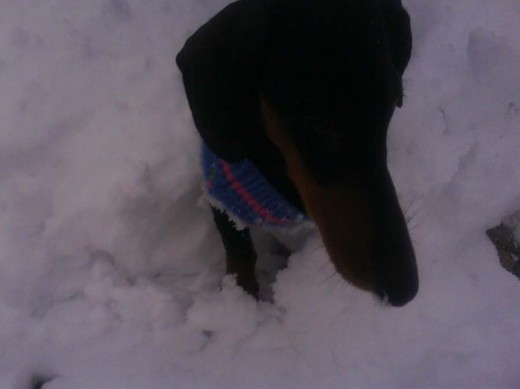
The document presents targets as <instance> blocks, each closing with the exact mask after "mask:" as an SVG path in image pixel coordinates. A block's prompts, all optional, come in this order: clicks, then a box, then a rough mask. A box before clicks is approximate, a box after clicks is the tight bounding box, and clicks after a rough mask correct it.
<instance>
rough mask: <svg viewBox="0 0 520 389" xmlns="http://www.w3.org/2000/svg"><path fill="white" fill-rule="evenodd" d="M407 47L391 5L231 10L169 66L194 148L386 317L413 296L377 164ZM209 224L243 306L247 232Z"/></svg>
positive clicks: (281, 1)
mask: <svg viewBox="0 0 520 389" xmlns="http://www.w3.org/2000/svg"><path fill="white" fill-rule="evenodd" d="M411 42H412V39H411V31H410V21H409V17H408V14H407V13H406V11H405V10H404V9H403V7H402V5H401V1H400V0H239V1H237V2H234V3H232V4H230V5H229V6H227V7H226V8H224V10H222V11H221V12H220V13H219V14H217V15H216V16H215V17H214V18H212V19H211V20H210V21H209V22H207V23H206V24H205V25H203V26H202V27H201V28H200V29H199V30H198V31H197V32H196V33H195V34H194V35H193V36H192V37H190V38H189V39H188V40H187V42H186V44H185V46H184V48H183V49H182V51H181V52H180V53H179V54H178V56H177V64H178V66H179V68H180V70H181V72H182V75H183V81H184V85H185V89H186V94H187V97H188V101H189V104H190V107H191V110H192V114H193V118H194V121H195V124H196V127H197V129H198V131H199V132H200V135H201V136H202V138H203V140H204V142H205V144H206V145H207V147H209V149H211V150H212V152H213V153H215V154H216V155H217V156H218V157H219V158H221V159H222V160H223V161H226V163H237V162H240V161H244V160H248V161H251V162H252V163H253V164H254V165H255V166H256V168H257V169H258V170H259V171H260V172H261V174H262V175H263V176H264V177H265V179H266V180H267V181H268V182H269V183H270V184H271V185H272V186H273V187H274V188H275V189H276V190H277V191H278V192H279V193H281V194H282V195H283V196H284V198H285V199H287V200H288V201H289V202H290V203H291V204H292V205H294V207H296V208H297V209H299V210H301V211H302V212H304V213H305V214H307V215H309V217H310V218H312V219H313V220H314V221H315V223H316V224H317V226H318V229H319V231H320V233H321V236H322V238H323V241H324V244H325V246H326V249H327V252H328V253H329V255H330V258H331V260H332V262H333V264H334V266H335V268H336V269H337V271H338V272H339V274H341V276H342V277H343V278H345V279H346V280H347V281H349V282H351V283H353V284H354V285H356V286H358V287H360V288H363V289H366V290H370V291H372V292H374V293H375V294H377V295H378V296H380V297H381V298H384V299H387V300H388V301H389V302H390V304H392V305H395V306H401V305H404V304H406V303H407V302H409V301H410V300H411V299H413V297H414V296H415V294H416V293H417V289H418V275H417V267H416V260H415V255H414V251H413V247H412V244H411V241H410V237H409V234H408V229H407V225H406V222H405V219H404V217H403V213H402V211H401V208H400V206H399V203H398V200H397V195H396V192H395V189H394V185H393V183H392V179H391V177H390V174H389V172H388V168H387V163H386V133H387V128H388V124H389V122H390V119H391V117H392V114H393V111H394V109H395V107H396V106H399V107H400V106H401V104H402V98H403V90H402V83H401V77H402V74H403V72H404V70H405V68H406V66H407V64H408V60H409V58H410V53H411ZM213 212H214V218H215V221H216V224H217V227H218V229H219V231H220V233H221V236H222V239H223V242H224V246H225V248H226V252H227V271H228V273H236V274H237V282H238V284H239V285H241V286H242V287H244V288H245V289H246V290H247V291H249V292H250V293H252V294H254V295H256V293H257V283H256V281H255V276H254V268H255V260H256V254H255V250H254V248H253V245H252V242H251V238H250V235H249V232H248V230H247V229H244V230H239V229H237V228H236V226H235V224H234V223H233V222H232V221H230V220H229V218H228V217H227V215H226V214H225V213H224V212H223V211H220V210H218V209H216V208H213Z"/></svg>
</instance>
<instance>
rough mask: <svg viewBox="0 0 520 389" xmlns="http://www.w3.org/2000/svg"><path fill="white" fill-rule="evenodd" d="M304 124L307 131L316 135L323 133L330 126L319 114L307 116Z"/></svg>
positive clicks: (303, 121)
mask: <svg viewBox="0 0 520 389" xmlns="http://www.w3.org/2000/svg"><path fill="white" fill-rule="evenodd" d="M302 124H303V128H304V129H305V130H306V131H308V132H311V133H313V134H316V135H323V134H324V133H325V132H326V131H327V129H328V128H329V124H328V122H327V121H326V120H324V119H322V118H319V117H317V116H305V117H304V118H303V120H302Z"/></svg>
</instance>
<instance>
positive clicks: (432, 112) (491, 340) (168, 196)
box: [0, 0, 520, 389]
mask: <svg viewBox="0 0 520 389" xmlns="http://www.w3.org/2000/svg"><path fill="white" fill-rule="evenodd" d="M404 3H405V6H406V7H407V8H408V10H409V12H410V14H411V17H412V24H413V33H414V49H413V58H412V60H411V63H410V66H409V68H408V70H407V72H406V74H405V80H404V84H405V89H406V98H405V105H404V107H403V108H402V109H400V110H398V111H397V112H396V114H395V117H394V119H393V121H392V124H391V128H390V135H389V139H388V149H389V164H390V170H391V172H392V175H393V177H394V181H395V184H396V187H397V191H398V193H399V196H400V200H401V203H402V205H403V208H404V209H406V214H407V215H408V216H409V217H411V218H412V220H411V221H410V225H411V234H412V237H413V241H414V244H415V249H416V253H417V258H418V265H419V271H420V281H421V285H420V292H419V294H418V296H417V298H416V299H415V300H414V301H413V302H412V303H410V304H408V305H407V306H405V307H404V308H392V307H387V306H384V305H382V304H381V303H379V302H377V301H376V299H375V298H373V297H372V296H370V295H369V294H368V293H366V292H362V291H359V290H357V289H355V288H354V287H352V286H350V285H348V284H346V283H345V282H344V281H342V279H341V278H340V277H339V276H338V275H333V267H332V265H331V264H330V263H329V261H328V259H327V255H326V253H325V251H324V249H323V245H322V243H321V242H320V239H319V237H318V236H317V235H316V233H311V234H310V236H309V237H308V238H307V239H305V240H303V241H302V244H301V247H299V248H298V250H297V251H296V252H295V253H294V254H293V255H292V256H291V257H290V258H289V263H288V267H287V268H286V269H284V270H281V271H279V272H278V273H277V276H276V280H275V281H274V283H273V291H274V294H273V301H272V302H256V301H255V300H253V299H252V298H251V297H249V296H248V295H246V294H245V293H244V292H243V291H242V290H241V289H240V288H238V287H237V286H236V285H235V284H234V280H233V279H232V278H230V277H225V278H224V281H222V280H223V277H224V264H223V260H224V252H223V248H222V245H221V242H220V238H219V236H218V234H217V231H216V229H215V227H214V225H213V223H212V219H211V215H210V212H209V209H208V207H207V206H206V205H205V204H204V202H201V201H200V196H201V193H202V190H201V181H202V180H201V174H200V167H199V166H198V162H199V159H198V148H199V142H200V141H199V139H198V135H197V133H196V130H195V128H194V125H193V123H192V119H191V113H190V111H189V107H188V104H187V101H186V98H185V95H184V89H183V86H182V82H181V77H180V73H179V71H178V69H177V68H176V66H175V62H174V59H175V55H176V53H177V52H178V51H179V50H180V48H181V47H182V44H183V43H184V41H185V39H186V38H187V37H188V36H189V35H190V34H191V33H193V32H194V31H195V29H196V28H197V27H198V26H200V25H201V24H202V23H203V22H205V21H206V20H207V19H208V18H209V17H210V16H212V15H213V14H214V13H215V12H216V11H217V10H219V9H220V8H222V7H223V6H224V5H225V4H226V1H224V0H211V1H209V0H198V1H193V0H148V1H140V0H89V1H70V0H38V1H35V0H2V1H1V2H0V85H1V89H0V189H1V190H0V350H1V352H0V388H2V389H4V388H5V389H25V388H29V387H30V382H31V381H32V380H38V379H41V380H42V382H45V384H44V385H43V388H44V389H76V388H77V389H82V388H85V389H87V388H88V389H91V388H92V389H93V388H116V389H117V388H147V389H155V388H381V387H385V388H418V387H421V388H440V387H444V388H448V387H451V388H460V387H468V388H469V387H471V388H491V387H493V388H515V387H516V388H518V387H520V366H519V365H520V331H519V328H520V327H519V326H520V304H519V301H520V285H519V282H518V280H517V279H515V277H514V276H512V275H511V274H509V273H507V272H506V271H504V270H503V269H502V268H501V266H500V264H499V262H498V258H497V255H496V250H495V248H494V247H493V246H492V244H491V243H490V241H489V240H488V239H487V237H486V236H485V230H486V229H487V228H490V227H493V226H495V225H496V224H498V223H499V222H500V221H501V220H503V219H504V218H505V217H507V216H508V215H510V214H512V213H513V212H515V211H517V210H518V209H520V168H519V162H520V156H519V155H520V154H519V153H520V39H519V36H520V22H519V21H520V2H519V1H518V0H497V1H488V0H474V1H471V2H468V1H451V0H436V1H429V2H428V1H423V0H407V1H405V2H404ZM260 254H261V255H262V256H263V258H264V260H265V261H267V263H269V261H271V262H272V260H273V258H272V257H273V254H269V252H264V253H262V252H261V253H260ZM331 274H332V275H331Z"/></svg>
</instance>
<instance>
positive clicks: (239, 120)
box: [177, 0, 268, 162]
mask: <svg viewBox="0 0 520 389" xmlns="http://www.w3.org/2000/svg"><path fill="white" fill-rule="evenodd" d="M267 24H268V22H267V14H266V11H265V9H264V7H263V5H262V3H261V1H260V0H239V1H237V2H234V3H232V4H230V5H228V6H227V7H226V8H224V9H223V10H222V11H221V12H220V13H218V14H217V15H216V16H215V17H213V18H212V19H211V20H210V21H208V22H207V23H206V24H204V25H203V26H202V27H201V28H199V30H198V31H197V32H195V34H193V35H192V36H191V37H190V38H189V39H188V40H187V41H186V43H185V45H184V47H183V48H182V50H181V51H180V52H179V54H178V55H177V66H178V67H179V69H180V70H181V73H182V76H183V81H184V87H185V89H186V95H187V97H188V102H189V104H190V108H191V111H192V114H193V119H194V121H195V125H196V127H197V129H198V131H199V133H200V135H201V136H202V138H203V140H204V141H205V142H206V144H207V145H208V146H209V148H210V149H212V150H213V151H214V152H215V153H216V154H217V155H218V156H219V157H221V158H223V159H225V160H228V161H230V162H236V161H239V160H241V159H243V158H245V157H246V155H247V149H248V148H249V147H250V145H251V144H253V143H254V142H255V141H256V140H257V139H258V137H260V136H261V134H260V131H261V130H260V129H261V118H260V112H259V103H258V99H259V96H258V84H259V80H260V78H261V77H260V75H259V73H260V68H259V62H260V57H261V53H262V51H263V46H264V44H265V41H266V39H267V31H268V26H267Z"/></svg>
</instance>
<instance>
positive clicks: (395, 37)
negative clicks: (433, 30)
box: [381, 0, 412, 75]
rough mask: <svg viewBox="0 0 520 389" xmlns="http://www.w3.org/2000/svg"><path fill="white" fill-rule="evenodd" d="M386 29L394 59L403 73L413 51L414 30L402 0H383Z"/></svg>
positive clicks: (396, 65) (395, 64)
mask: <svg viewBox="0 0 520 389" xmlns="http://www.w3.org/2000/svg"><path fill="white" fill-rule="evenodd" d="M381 5H382V8H383V13H384V15H385V24H386V30H387V33H388V38H389V39H388V40H389V44H390V51H391V55H392V61H393V63H394V66H395V68H396V69H397V70H398V71H399V73H400V74H401V75H402V74H403V73H404V70H405V69H406V66H407V65H408V61H409V60H410V56H411V53H412V31H411V28H410V17H409V16H408V12H406V10H405V9H404V8H403V6H402V4H401V0H382V1H381Z"/></svg>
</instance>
